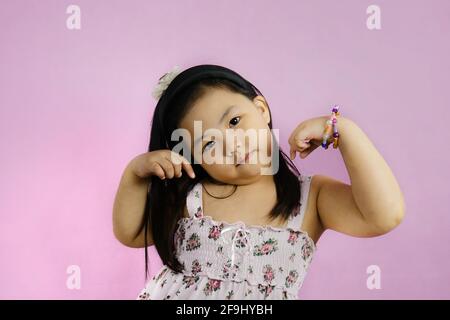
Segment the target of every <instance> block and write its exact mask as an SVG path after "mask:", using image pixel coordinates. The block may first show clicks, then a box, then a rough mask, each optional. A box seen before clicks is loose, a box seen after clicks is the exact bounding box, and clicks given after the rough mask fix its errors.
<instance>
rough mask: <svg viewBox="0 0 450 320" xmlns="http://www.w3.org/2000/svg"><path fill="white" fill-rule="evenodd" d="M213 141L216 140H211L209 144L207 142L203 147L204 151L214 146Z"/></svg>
mask: <svg viewBox="0 0 450 320" xmlns="http://www.w3.org/2000/svg"><path fill="white" fill-rule="evenodd" d="M212 143H214V141H210V142H208V143H207V144H205V146H204V147H203V152H205V150H207V149H208V148H209V147H210V146H212Z"/></svg>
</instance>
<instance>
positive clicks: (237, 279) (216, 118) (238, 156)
mask: <svg viewBox="0 0 450 320" xmlns="http://www.w3.org/2000/svg"><path fill="white" fill-rule="evenodd" d="M154 94H155V97H156V98H157V99H158V104H157V106H156V108H155V111H154V115H153V120H152V128H151V137H150V146H149V149H148V152H146V153H144V154H141V155H139V156H137V157H135V158H134V159H133V160H132V161H131V162H130V163H129V164H128V166H127V168H126V169H125V172H124V173H123V175H122V179H121V182H120V185H119V189H118V191H117V195H116V198H115V202H114V212H113V220H114V234H115V236H116V237H117V239H118V240H119V241H120V242H121V243H123V244H125V245H127V246H129V247H136V248H139V247H145V266H146V279H147V274H148V256H147V247H148V246H149V245H152V244H154V245H155V247H156V249H157V251H158V254H159V256H160V257H161V259H162V262H163V264H164V265H163V267H162V268H161V269H160V270H159V271H158V272H157V274H156V275H155V276H154V277H153V278H152V279H151V280H150V281H149V282H147V284H146V286H145V287H144V289H143V290H142V291H141V292H140V294H139V295H138V299H297V294H298V291H299V289H300V287H301V285H302V283H303V280H304V278H305V275H306V273H307V270H308V266H309V265H310V263H311V260H312V257H313V254H314V252H315V251H316V245H317V242H318V240H319V238H320V236H321V235H322V233H323V232H324V231H325V230H327V229H331V230H335V231H338V232H342V233H345V234H348V235H350V236H355V237H374V236H378V235H382V234H385V233H387V232H389V231H390V230H392V229H393V228H395V227H396V226H397V225H398V224H399V223H400V221H401V220H402V218H403V215H404V202H403V195H402V192H401V190H400V188H399V186H398V184H397V181H396V179H395V177H394V176H393V174H392V172H391V170H390V168H389V167H388V165H387V164H386V162H385V161H384V160H383V158H382V157H381V155H380V154H379V153H378V152H377V150H376V149H375V147H374V146H373V144H372V143H371V142H370V140H369V139H368V138H367V137H366V135H365V134H364V133H363V131H362V130H361V129H360V128H359V127H358V126H357V125H356V124H355V123H354V122H353V121H351V120H350V119H348V118H345V117H342V116H341V115H340V113H339V112H338V108H337V107H335V108H333V110H332V114H331V115H323V116H320V117H316V118H313V119H309V120H306V121H304V122H301V123H300V124H299V125H298V126H297V128H296V129H295V130H294V131H293V132H292V134H291V136H290V138H289V144H290V149H291V150H290V157H288V156H287V155H286V154H285V153H284V152H283V151H282V150H281V149H280V148H279V147H278V144H277V141H276V139H273V138H274V137H273V130H272V118H271V113H270V110H269V106H268V104H267V101H266V100H265V98H264V96H263V95H262V94H261V93H260V91H259V90H258V89H257V88H256V87H255V86H254V85H252V84H251V83H250V82H248V81H247V80H245V79H244V78H243V77H242V76H240V75H239V74H238V73H236V72H234V71H232V70H230V69H228V68H225V67H222V66H217V65H198V66H194V67H191V68H188V69H186V70H184V71H183V72H179V70H178V69H176V70H174V71H172V72H169V73H167V74H165V75H164V76H163V77H162V78H160V81H159V84H158V86H157V88H156V89H155V91H154ZM199 125H200V129H201V130H200V131H199V130H198V129H199ZM239 129H242V130H241V132H242V131H244V132H247V131H255V132H256V131H258V132H263V134H262V135H260V136H259V137H258V138H257V140H258V144H255V143H253V144H252V143H250V142H247V140H251V139H246V137H244V138H239V137H238V136H231V138H230V135H227V132H229V131H230V130H231V131H232V132H237V131H239ZM211 131H213V132H214V134H210V132H211ZM180 132H181V133H185V134H184V136H183V139H182V143H181V145H182V146H183V148H182V153H183V154H180V152H178V151H176V149H177V148H178V147H179V146H180V141H179V140H180V139H177V137H178V133H180ZM236 137H237V139H235V138H236ZM265 138H269V139H265ZM236 140H237V141H236ZM261 141H263V142H264V141H265V143H261ZM331 144H332V145H333V147H334V148H339V151H340V152H341V154H342V157H343V159H344V162H345V165H346V168H347V170H348V174H349V176H350V179H351V185H348V184H345V183H343V182H341V181H338V180H335V179H333V178H330V177H327V176H324V175H301V174H300V173H299V172H298V170H297V169H296V167H295V165H294V164H293V162H292V160H293V159H294V158H295V156H296V154H297V152H298V153H299V155H300V158H302V159H303V158H305V157H306V156H307V155H308V154H310V153H311V152H312V151H313V150H314V149H316V148H317V147H319V146H322V147H323V148H325V149H327V148H328V146H329V145H331ZM267 155H270V157H269V158H268V160H269V161H262V159H265V156H266V160H267ZM211 157H214V158H213V160H215V161H207V159H209V160H211ZM227 160H232V161H228V162H227ZM182 171H185V174H183V172H182ZM267 172H269V174H267Z"/></svg>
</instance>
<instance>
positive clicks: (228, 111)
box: [194, 105, 236, 146]
mask: <svg viewBox="0 0 450 320" xmlns="http://www.w3.org/2000/svg"><path fill="white" fill-rule="evenodd" d="M235 107H236V105H232V106H229V107H228V108H227V110H225V112H224V113H223V115H222V116H221V117H220V119H219V121H218V122H217V124H218V125H219V124H221V123H222V121H223V119H225V117H226V116H227V115H228V114H229V113H230V112H231V110H233V109H234V108H235ZM202 140H203V134H202V136H201V137H200V138H198V139H197V140H195V141H194V146H195V145H196V144H197V143H199V142H200V141H202Z"/></svg>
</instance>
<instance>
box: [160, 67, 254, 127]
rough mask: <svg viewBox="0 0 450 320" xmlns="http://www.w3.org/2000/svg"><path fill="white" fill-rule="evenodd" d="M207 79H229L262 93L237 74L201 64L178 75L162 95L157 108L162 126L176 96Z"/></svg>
mask: <svg viewBox="0 0 450 320" xmlns="http://www.w3.org/2000/svg"><path fill="white" fill-rule="evenodd" d="M207 78H222V79H227V80H230V81H232V82H234V83H235V84H237V85H238V86H240V87H242V88H249V87H252V88H253V89H254V90H256V92H257V93H260V92H259V90H258V89H257V88H256V87H255V86H253V85H252V84H251V83H250V82H248V81H247V80H245V79H244V78H243V77H242V76H241V75H239V74H238V73H237V72H235V71H233V70H231V69H228V68H225V67H222V66H219V65H213V64H201V65H197V66H193V67H190V68H188V69H186V70H184V71H183V72H181V73H180V74H178V75H177V76H176V77H175V78H174V79H173V80H172V81H171V82H170V84H169V86H168V87H167V89H166V90H165V91H164V92H163V94H162V95H161V97H160V99H159V101H158V103H157V105H156V108H158V109H161V110H158V111H159V116H160V118H159V119H158V120H159V121H160V125H161V126H162V125H163V122H162V120H163V118H164V117H163V116H164V114H165V111H166V108H167V107H168V105H170V101H171V100H172V98H173V97H174V96H176V95H177V94H178V93H179V92H181V91H182V90H183V89H184V88H186V87H187V86H189V85H190V84H192V83H194V82H196V81H199V80H202V79H207Z"/></svg>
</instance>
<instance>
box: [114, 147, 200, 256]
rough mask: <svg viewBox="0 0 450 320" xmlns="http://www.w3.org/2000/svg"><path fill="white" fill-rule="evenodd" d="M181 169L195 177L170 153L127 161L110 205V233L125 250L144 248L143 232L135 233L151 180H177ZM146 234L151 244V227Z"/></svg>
mask: <svg viewBox="0 0 450 320" xmlns="http://www.w3.org/2000/svg"><path fill="white" fill-rule="evenodd" d="M182 168H184V170H185V171H186V172H187V173H188V175H189V176H190V177H191V178H194V177H195V175H194V170H193V169H192V167H191V165H190V164H189V162H188V161H187V160H186V159H185V158H184V157H183V156H181V155H179V154H177V153H174V152H172V151H170V150H157V151H151V152H147V153H144V154H141V155H139V156H137V157H135V158H134V159H133V160H131V161H130V163H129V164H128V165H127V167H126V168H125V171H124V172H123V174H122V177H121V180H120V184H119V188H118V190H117V193H116V197H115V200H114V206H113V231H114V235H115V237H116V238H117V240H119V241H120V242H121V243H122V244H124V245H126V246H128V247H133V248H141V247H145V237H144V230H143V229H142V230H141V231H140V232H138V231H139V229H140V227H141V224H142V222H143V218H144V211H145V201H146V198H147V189H148V187H149V184H151V183H150V177H151V176H152V175H156V176H158V177H159V178H160V179H165V178H167V179H172V178H174V177H180V176H181V169H182ZM150 187H151V186H150ZM147 231H148V233H147V245H152V244H153V237H152V234H151V228H148V230H147Z"/></svg>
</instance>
